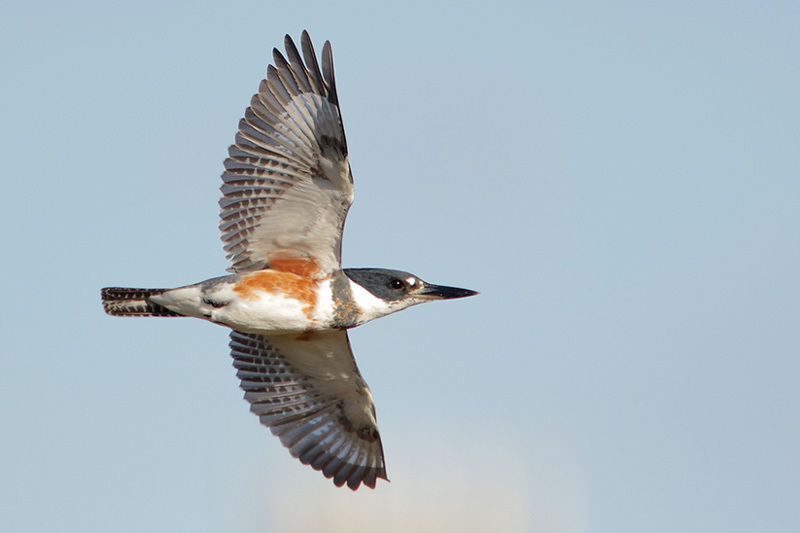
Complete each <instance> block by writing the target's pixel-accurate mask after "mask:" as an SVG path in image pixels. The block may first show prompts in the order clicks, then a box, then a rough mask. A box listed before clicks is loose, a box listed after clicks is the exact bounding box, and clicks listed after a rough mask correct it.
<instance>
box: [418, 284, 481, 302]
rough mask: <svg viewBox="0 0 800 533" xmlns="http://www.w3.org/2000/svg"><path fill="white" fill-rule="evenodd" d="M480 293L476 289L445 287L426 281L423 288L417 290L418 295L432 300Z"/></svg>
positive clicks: (464, 296)
mask: <svg viewBox="0 0 800 533" xmlns="http://www.w3.org/2000/svg"><path fill="white" fill-rule="evenodd" d="M476 294H478V293H477V292H476V291H471V290H469V289H459V288H458V287H445V286H444V285H431V284H430V283H426V284H425V285H424V286H423V287H422V288H421V289H419V290H418V291H417V296H422V297H423V298H430V299H431V300H452V299H454V298H466V297H467V296H475V295H476Z"/></svg>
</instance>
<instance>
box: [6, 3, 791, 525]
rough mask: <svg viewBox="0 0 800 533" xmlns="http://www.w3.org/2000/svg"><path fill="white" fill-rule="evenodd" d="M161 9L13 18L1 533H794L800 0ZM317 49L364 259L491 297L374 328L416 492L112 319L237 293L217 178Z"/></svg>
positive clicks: (384, 428)
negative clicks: (288, 63)
mask: <svg viewBox="0 0 800 533" xmlns="http://www.w3.org/2000/svg"><path fill="white" fill-rule="evenodd" d="M165 4H167V3H165V2H149V3H147V2H140V3H139V6H138V7H130V6H124V5H119V6H112V5H110V3H108V2H97V3H86V2H79V3H72V4H69V5H68V4H67V3H62V2H51V3H47V2H45V3H38V4H34V3H23V2H10V1H6V2H3V6H2V16H1V17H0V67H2V89H0V90H1V91H2V93H0V94H1V95H2V98H0V117H1V118H2V127H0V157H2V195H0V198H2V209H0V216H2V226H3V231H2V243H1V244H2V250H3V261H2V267H0V269H1V270H0V272H1V273H2V275H3V280H4V283H3V290H2V295H3V303H2V320H0V333H2V339H3V342H2V345H1V346H0V357H1V358H2V359H1V360H0V420H2V433H1V434H0V435H1V438H0V522H2V523H0V529H2V530H3V531H4V532H27V531H31V532H39V531H65V532H107V531H114V532H128V531H137V532H139V531H169V532H174V531H187V532H189V531H191V532H216V531H241V532H257V531H258V532H262V531H276V532H284V531H288V532H292V531H326V530H327V531H337V532H353V531H363V532H372V531H381V532H395V531H397V532H401V531H402V532H406V531H447V530H450V531H458V532H462V531H495V532H500V531H523V532H525V531H530V532H547V533H550V532H557V533H561V532H565V533H584V532H585V533H594V532H604V533H605V532H608V533H623V532H630V533H640V532H648V533H653V532H664V533H674V532H676V531H680V532H682V533H687V532H698V533H701V532H702V533H707V532H715V531H716V532H726V533H735V532H753V531H758V532H796V531H798V530H800V505H798V501H799V500H800V498H799V497H798V496H800V494H799V493H800V489H798V487H799V486H800V457H799V455H800V454H799V452H800V423H799V422H800V420H799V418H800V417H798V409H800V408H799V407H798V403H799V402H800V391H799V390H798V380H799V379H800V362H798V359H799V358H798V356H799V355H800V333H799V332H800V327H798V322H799V321H800V283H798V272H800V232H799V230H800V105H799V104H798V94H800V66H799V65H800V63H798V55H799V53H800V37H798V35H799V32H798V27H800V8H799V7H798V4H797V3H796V2H765V3H762V2H702V3H698V2H674V1H670V2H662V3H661V6H658V5H649V6H648V7H645V6H643V5H642V4H643V3H641V2H633V1H632V2H621V3H620V2H611V3H604V5H603V6H599V5H597V3H595V2H583V3H574V2H558V3H556V2H546V3H530V2H525V3H522V2H520V3H518V4H514V3H504V4H503V3H501V4H498V5H493V4H494V3H489V2H482V3H479V4H468V3H436V4H435V5H434V4H431V3H428V2H421V3H407V2H402V3H401V2H392V3H385V4H382V5H379V4H378V3H367V2H365V3H363V4H347V3H344V4H337V3H333V2H325V3H317V4H312V3H309V2H279V3H272V2H266V1H261V2H199V3H178V2H172V3H169V4H170V5H165ZM490 4H492V6H491V7H489V6H490ZM303 28H308V30H309V31H310V32H311V35H312V37H313V38H314V40H315V42H316V43H317V48H318V50H319V49H321V45H322V42H323V41H324V40H325V39H330V40H331V41H332V42H333V45H334V53H335V57H336V69H337V75H338V80H337V81H338V86H339V91H340V99H341V104H342V110H343V114H344V119H345V125H346V128H347V135H348V141H349V145H350V149H351V157H352V167H353V172H354V174H355V178H356V182H357V194H356V196H357V200H356V203H355V205H354V207H353V209H352V211H351V214H350V218H349V220H348V225H347V235H346V239H345V250H344V252H345V254H344V255H345V262H346V264H347V265H349V266H384V267H395V268H402V269H406V270H410V271H412V272H414V273H416V274H418V275H420V276H422V277H423V278H426V279H428V280H430V281H433V282H440V283H446V284H452V285H460V286H465V287H469V288H473V289H477V290H479V291H481V296H479V297H477V298H473V299H469V300H463V301H458V302H449V303H446V304H444V303H443V304H435V305H429V306H423V307H419V308H415V309H412V310H409V311H406V312H404V313H401V314H399V315H396V316H392V317H389V318H387V319H384V320H381V321H378V322H375V323H373V324H369V325H367V326H365V327H363V328H360V329H358V330H356V331H354V332H353V333H352V340H353V344H354V349H355V351H356V354H357V356H358V361H359V365H360V367H361V370H362V371H363V373H364V375H365V377H366V379H367V380H368V381H369V384H370V385H371V387H372V390H373V393H374V396H375V399H376V402H377V409H378V417H379V420H380V428H381V433H382V435H383V438H384V442H385V451H386V459H387V462H388V472H389V476H390V478H391V479H392V482H391V483H389V484H387V483H383V484H381V485H379V487H378V488H377V489H376V490H375V491H370V490H360V491H359V492H357V493H355V494H353V493H351V492H350V491H349V490H347V489H336V488H335V487H334V486H333V485H332V483H331V482H330V481H328V480H326V479H324V478H323V477H322V476H321V475H320V474H319V473H317V472H314V471H313V470H311V469H310V468H307V467H303V466H302V465H300V464H299V463H298V462H296V461H295V460H293V459H291V457H290V456H289V454H288V453H287V452H286V451H285V450H284V449H282V447H281V446H280V444H279V442H278V440H277V439H275V438H274V437H272V436H271V435H270V434H269V432H268V431H267V430H266V429H265V428H263V427H261V426H259V424H258V421H257V419H256V418H255V417H254V416H253V415H251V414H249V412H248V408H247V405H246V403H245V402H244V401H243V400H242V399H241V392H240V391H239V390H238V387H237V381H236V379H235V377H234V371H233V369H232V368H231V364H230V358H229V356H228V349H227V342H228V338H227V332H226V331H225V330H224V329H223V328H217V327H213V326H211V325H209V324H206V323H203V322H200V321H190V320H122V319H112V318H110V317H106V316H104V315H103V314H102V309H101V307H100V300H99V289H100V288H101V287H103V286H108V285H132V286H137V285H138V286H145V287H147V286H171V285H180V284H185V283H190V282H195V281H199V280H202V279H205V278H208V277H211V276H216V275H220V274H222V273H223V272H224V269H225V267H226V263H225V261H224V256H223V253H222V251H221V246H220V242H219V239H218V232H217V205H216V202H217V198H218V194H219V193H218V186H219V174H220V173H221V171H222V160H223V159H224V158H225V156H226V148H227V146H228V145H229V144H230V143H231V142H232V141H233V136H234V132H235V130H236V124H237V121H238V119H239V117H240V116H241V115H242V113H243V111H244V108H245V107H246V105H247V103H248V101H249V98H250V96H251V95H252V94H253V92H254V91H255V90H256V88H257V87H258V82H259V80H260V79H261V78H262V77H263V75H264V72H265V70H266V66H267V64H268V63H269V62H270V61H271V49H272V47H273V46H276V45H281V44H282V41H283V35H284V33H287V32H289V33H291V34H292V35H294V36H295V37H297V36H299V34H300V31H301V30H302V29H303Z"/></svg>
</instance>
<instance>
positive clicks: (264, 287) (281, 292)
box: [213, 265, 333, 334]
mask: <svg viewBox="0 0 800 533" xmlns="http://www.w3.org/2000/svg"><path fill="white" fill-rule="evenodd" d="M296 266H297V265H296ZM300 266H302V265H300ZM298 270H300V272H298V271H290V270H276V269H269V270H261V271H258V272H253V273H250V274H245V275H243V276H242V277H241V278H239V279H238V280H237V281H236V283H235V284H234V285H233V287H232V290H233V293H234V294H235V296H236V297H235V301H234V302H231V304H229V305H226V306H225V307H224V308H220V309H218V310H216V311H215V312H214V316H213V320H214V321H216V322H221V323H223V324H226V325H228V326H230V327H232V328H234V329H237V330H239V331H245V332H250V333H272V334H287V333H296V332H306V331H314V330H320V329H329V328H330V326H331V321H332V318H333V303H332V300H331V289H330V279H329V278H324V277H323V278H314V277H306V276H304V275H302V274H306V273H307V271H302V270H301V269H298Z"/></svg>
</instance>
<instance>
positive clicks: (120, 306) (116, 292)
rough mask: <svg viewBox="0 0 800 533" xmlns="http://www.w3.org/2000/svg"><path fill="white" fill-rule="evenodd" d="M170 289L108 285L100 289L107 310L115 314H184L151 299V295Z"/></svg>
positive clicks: (104, 307) (110, 313)
mask: <svg viewBox="0 0 800 533" xmlns="http://www.w3.org/2000/svg"><path fill="white" fill-rule="evenodd" d="M168 290H169V289H133V288H127V287H106V288H104V289H102V290H101V291H100V297H101V298H102V300H103V309H104V310H105V312H106V313H108V314H109V315H113V316H183V315H180V314H178V313H176V312H174V311H170V310H169V309H167V308H166V307H164V306H163V305H158V304H157V303H155V302H151V301H150V297H151V296H157V295H159V294H161V293H163V292H164V291H168Z"/></svg>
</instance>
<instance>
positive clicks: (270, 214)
mask: <svg viewBox="0 0 800 533" xmlns="http://www.w3.org/2000/svg"><path fill="white" fill-rule="evenodd" d="M285 46H286V54H287V56H288V60H287V59H286V58H285V57H284V56H283V55H282V54H281V53H280V52H279V51H278V50H277V49H274V50H273V57H274V62H275V64H274V65H269V67H268V69H267V79H265V80H263V81H262V82H261V84H260V86H259V88H258V94H256V95H254V96H253V98H252V99H251V101H250V107H248V108H247V110H246V111H245V116H244V118H243V119H242V120H241V121H240V122H239V132H238V133H237V134H236V144H235V145H233V146H231V147H230V148H229V149H228V154H229V157H228V158H227V159H226V160H225V172H224V173H223V174H222V181H223V185H222V188H221V190H222V195H223V196H222V199H221V200H220V208H221V211H220V218H221V220H220V226H219V227H220V230H221V232H222V241H223V243H224V248H225V251H226V253H227V256H228V258H229V259H230V260H231V267H230V269H229V270H231V271H232V272H246V271H251V270H259V269H263V268H265V267H266V266H267V264H268V263H269V261H270V259H273V260H274V259H287V258H288V259H309V260H313V261H314V262H315V263H316V264H317V266H318V267H319V268H320V270H321V271H322V272H331V271H333V270H335V269H338V268H340V267H341V255H342V254H341V249H342V231H343V229H344V221H345V218H346V216H347V211H348V209H349V208H350V205H351V204H352V203H353V176H352V174H351V172H350V163H349V162H348V159H347V143H346V141H345V136H344V127H343V125H342V117H341V113H340V112H339V100H338V97H337V95H336V82H335V79H334V71H333V55H332V52H331V45H330V42H327V41H326V42H325V46H324V47H323V49H322V69H320V67H319V64H318V63H317V57H316V54H315V52H314V48H313V46H312V44H311V38H310V37H309V36H308V33H307V32H305V31H304V32H303V35H302V39H301V46H302V49H303V58H304V59H305V62H304V61H303V59H301V56H300V53H299V52H298V50H297V47H296V46H295V44H294V42H293V41H292V39H291V37H289V36H288V35H287V36H286V39H285Z"/></svg>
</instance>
